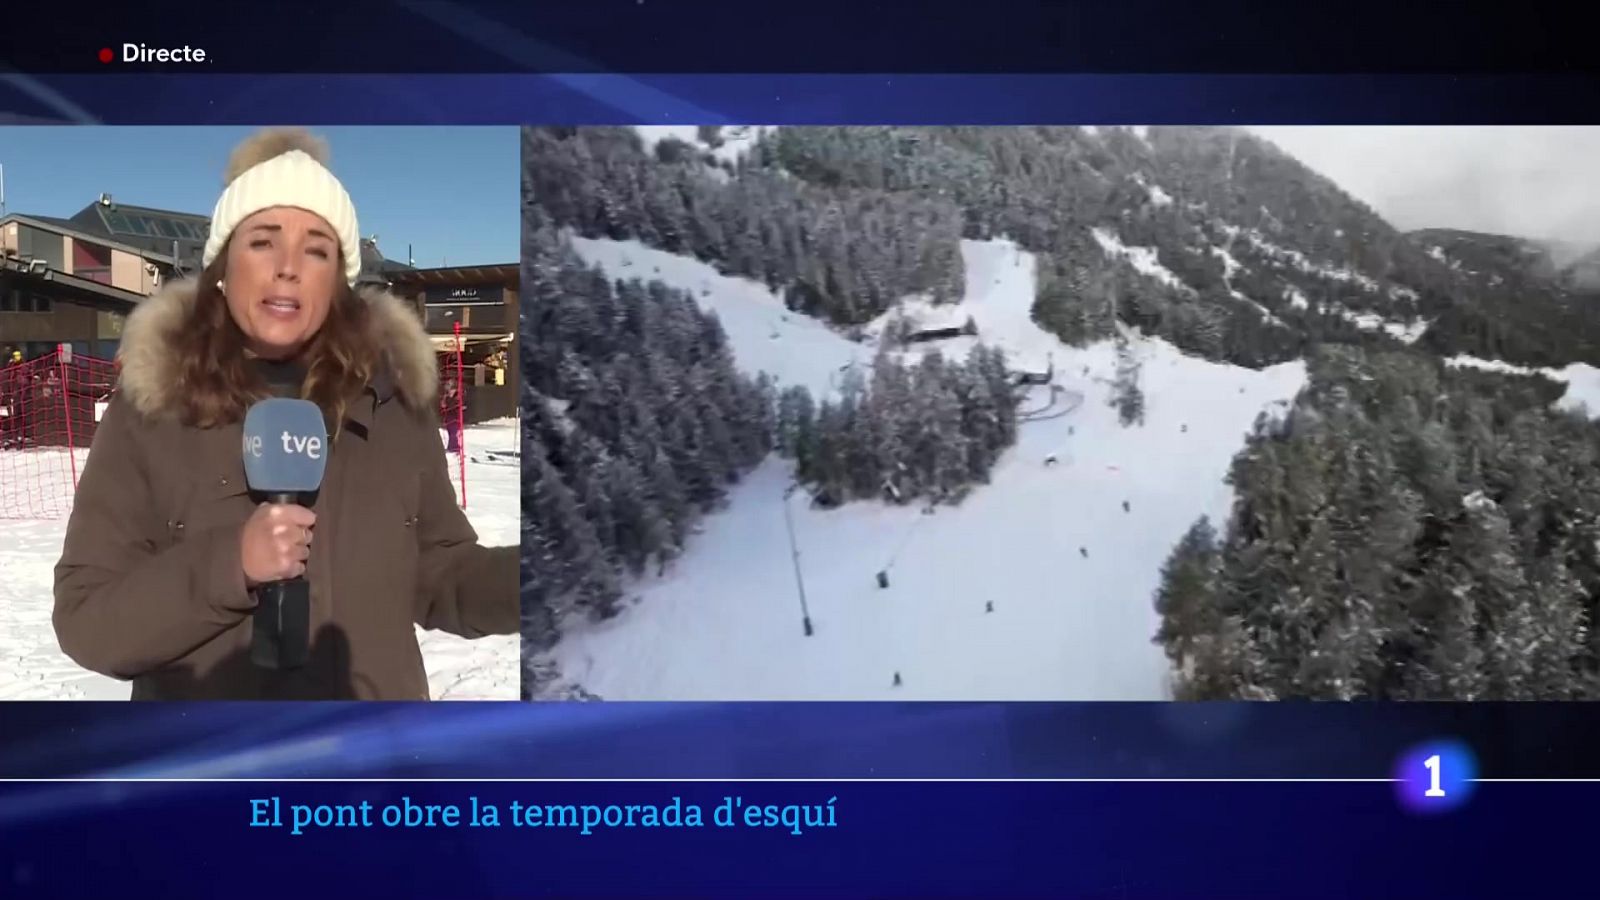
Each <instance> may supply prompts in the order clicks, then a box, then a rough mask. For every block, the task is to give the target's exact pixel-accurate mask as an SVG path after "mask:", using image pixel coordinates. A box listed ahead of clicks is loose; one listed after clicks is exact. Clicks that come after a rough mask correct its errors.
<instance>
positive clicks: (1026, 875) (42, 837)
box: [0, 48, 1600, 898]
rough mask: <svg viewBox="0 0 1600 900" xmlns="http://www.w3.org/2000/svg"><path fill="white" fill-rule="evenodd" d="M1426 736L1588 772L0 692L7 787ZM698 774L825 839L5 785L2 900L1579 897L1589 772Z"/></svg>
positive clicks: (673, 774) (1466, 91)
mask: <svg viewBox="0 0 1600 900" xmlns="http://www.w3.org/2000/svg"><path fill="white" fill-rule="evenodd" d="M512 49H513V51H514V48H512ZM1597 87H1600V79H1596V78H1594V77H1593V76H1590V75H1567V76H1543V77H1525V78H1513V77H1491V76H1472V77H1461V78H1455V77H1448V76H1382V75H1377V76H1252V75H1236V76H1228V75H1193V76H1185V75H1174V76H1138V75H1104V76H1073V75H1061V76H988V77H975V78H967V77H957V76H936V75H935V76H858V77H849V76H743V77H741V76H693V75H674V76H650V77H627V76H604V75H584V76H537V75H493V76H489V75H485V76H435V77H427V76H394V77H376V76H353V77H345V78H328V77H319V76H272V77H265V76H226V75H207V76H196V75H184V76H169V75H126V74H124V75H117V76H108V75H81V76H71V75H57V76H49V77H31V76H23V75H12V74H0V122H4V121H13V122H37V121H51V122H71V123H82V124H92V123H141V124H162V123H174V124H177V123H182V124H208V123H215V124H232V125H238V124H258V123H269V122H272V123H276V122H296V123H306V124H313V125H316V124H333V123H337V124H375V123H394V124H447V123H460V124H491V123H500V124H517V123H522V122H535V123H601V122H608V123H622V122H645V123H709V124H717V123H749V122H755V123H763V124H764V123H777V124H787V123H807V122H811V123H815V122H838V123H852V122H853V123H885V122H922V123H990V124H1001V123H1022V122H1092V123H1105V124H1109V123H1118V122H1124V123H1142V124H1159V123H1225V122H1241V123H1251V124H1273V123H1353V122H1370V123H1406V124H1426V123H1483V124H1488V123H1538V124H1556V123H1582V122H1594V121H1597V117H1596V111H1597V107H1600V90H1596V88H1597ZM115 139H116V138H115V134H114V133H109V132H108V133H107V134H106V140H109V141H114V140H115ZM3 155H4V132H0V161H3ZM506 189H507V190H508V191H514V190H517V186H516V185H514V184H507V186H506ZM1591 710H1593V711H1591ZM1444 738H1451V739H1458V740H1461V741H1463V742H1464V743H1465V744H1466V745H1467V746H1468V747H1469V748H1470V749H1471V750H1472V752H1473V753H1474V754H1475V755H1476V756H1477V759H1478V761H1479V767H1480V772H1481V774H1482V775H1483V776H1484V777H1494V778H1506V777H1580V776H1591V777H1592V776H1597V775H1600V754H1597V753H1595V752H1594V751H1593V748H1594V747H1596V746H1600V709H1596V708H1594V707H1589V706H1580V705H1548V706H1546V705H1535V704H1528V705H1519V706H1500V705H1492V704H1491V705H1479V706H1471V707H1468V706H1460V705H1450V704H1416V705H1408V706H1378V705H1370V704H1349V705H1312V704H1278V705H1255V706H1247V705H1233V704H1217V705H1195V706H1176V705H1161V704H1077V705H1058V704H908V705H901V704H856V705H837V704H772V705H743V704H725V705H719V704H596V705H587V704H574V705H522V704H461V705H455V704H434V705H392V704H376V703H375V704H365V705H344V704H319V705H304V706H295V705H280V704H255V705H237V704H215V705H203V706H191V705H183V704H174V705H160V706H156V705H150V706H133V705H126V704H121V705H100V704H7V705H0V778H12V779H15V778H65V777H83V776H92V777H110V778H154V777H161V778H304V777H326V778H370V779H393V778H402V777H456V778H510V777H524V778H530V777H534V778H731V779H746V778H802V777H804V778H891V777H893V778H1016V777H1030V778H1037V777H1068V776H1070V777H1099V778H1108V777H1123V778H1126V777H1136V778H1176V777H1280V778H1282V777H1299V778H1373V779H1387V778H1390V777H1391V775H1392V773H1393V772H1394V770H1395V766H1396V765H1397V761H1398V760H1400V759H1402V758H1403V757H1404V756H1405V754H1406V753H1407V752H1408V751H1409V750H1411V749H1412V748H1415V747H1417V746H1418V745H1421V744H1424V743H1426V742H1430V741H1435V740H1439V739H1444ZM1419 777H1423V776H1422V773H1419ZM727 790H737V792H739V793H741V794H743V795H745V796H760V797H762V798H764V799H767V802H782V801H783V800H784V799H785V798H790V797H792V798H794V799H795V800H796V801H799V802H813V803H814V802H819V800H821V799H826V797H828V796H838V797H839V802H838V806H839V810H840V812H839V818H840V826H839V827H838V828H837V829H834V830H831V831H823V832H819V833H816V834H812V835H808V836H804V837H800V838H794V837H791V836H789V835H787V834H784V833H782V832H778V833H773V832H767V831H745V830H742V829H740V830H732V831H728V832H722V831H719V830H711V829H708V830H704V831H686V832H673V831H666V830H662V831H659V832H643V831H633V832H624V831H618V832H608V833H601V834H597V835H594V836H590V837H586V838H580V837H577V836H575V835H573V834H572V833H571V832H558V831H545V830H539V831H511V830H501V831H497V832H487V833H472V832H470V831H467V830H461V831H456V832H440V833H431V834H430V833H408V832H403V831H383V830H379V831H357V832H344V833H338V832H331V833H323V834H319V835H314V836H309V837H300V838H291V837H289V836H288V835H287V834H285V833H275V832H262V831H260V830H252V829H250V828H248V827H247V823H248V816H249V805H248V802H247V801H248V800H249V799H250V798H251V797H259V796H266V795H270V794H281V795H283V796H285V798H286V799H288V798H294V800H302V801H313V802H315V801H320V802H334V801H337V800H338V799H340V797H341V796H357V795H359V796H360V797H365V798H368V799H372V800H374V801H375V802H377V801H380V800H383V799H389V798H396V797H398V796H400V795H401V794H409V795H411V796H413V797H416V798H419V799H420V798H423V797H430V798H437V799H438V800H439V801H443V802H448V801H450V800H458V799H459V798H462V797H464V796H466V795H467V794H468V793H472V792H476V793H477V794H478V795H479V796H480V797H483V798H485V799H491V800H492V801H493V802H499V803H505V802H506V801H507V800H509V799H512V798H514V797H522V798H527V797H556V796H572V797H575V798H576V797H582V798H585V799H589V800H592V801H596V802H606V801H611V802H639V801H640V800H642V799H646V798H648V797H652V796H656V797H659V796H663V795H665V796H671V794H673V793H678V794H680V795H682V796H684V797H685V798H686V799H689V798H691V797H701V798H709V799H707V800H706V801H705V802H708V803H709V802H714V801H715V799H716V798H717V797H720V796H721V794H722V793H723V792H724V789H723V788H721V786H719V785H682V786H669V785H660V784H656V785H633V784H574V785H546V784H516V785H504V784H501V785H493V784H478V785H461V784H455V785H423V784H395V783H388V784H365V785H357V786H354V787H350V786H345V785H338V784H324V785H311V784H298V785H287V784H286V785H279V786H269V785H233V784H220V783H213V784H168V783H161V784H152V783H144V784H131V783H118V784H108V783H5V784H0V897H5V898H31V897H47V896H50V897H54V896H65V897H83V896H98V895H102V894H106V893H112V892H114V893H116V894H117V895H119V896H120V895H124V894H128V893H130V892H132V891H133V890H134V888H133V887H132V885H135V884H140V883H142V884H143V885H145V887H144V888H143V889H142V890H140V891H138V893H149V894H155V895H160V896H164V897H171V898H180V897H191V896H194V897H204V896H218V895H221V896H228V897H235V898H242V897H255V896H274V897H290V896H306V895H313V896H314V895H318V894H321V893H325V892H327V890H328V888H327V886H328V885H330V884H337V885H338V886H339V887H338V888H337V889H338V890H340V891H348V890H350V889H352V888H356V889H358V890H360V891H361V894H362V895H363V896H366V895H371V896H381V897H405V896H433V897H439V896H549V895H560V896H616V895H619V894H623V893H628V894H640V895H655V896H668V895H671V896H683V895H686V894H688V895H693V896H702V897H706V896H740V897H747V896H753V895H757V894H759V895H763V896H772V895H778V896H795V897H816V896H822V895H827V896H890V895H902V894H904V895H917V896H943V897H954V896H983V897H997V896H1061V895H1063V894H1067V895H1070V896H1077V897H1157V896H1161V897H1215V896H1231V897H1253V896H1261V897H1288V896H1295V897H1323V896H1327V897H1350V896H1374V895H1389V896H1401V895H1403V896H1407V897H1429V896H1448V897H1459V896H1465V895H1469V894H1478V893H1498V894H1499V895H1501V896H1512V895H1523V894H1526V893H1527V892H1528V889H1529V886H1530V885H1537V886H1538V889H1539V891H1540V892H1541V893H1545V894H1551V893H1555V892H1557V891H1560V890H1563V889H1567V890H1570V891H1571V892H1573V893H1586V892H1587V890H1588V889H1589V882H1590V881H1591V880H1592V879H1591V878H1590V877H1589V876H1586V875H1582V874H1580V870H1579V868H1578V867H1576V866H1572V865H1571V864H1570V861H1571V860H1573V859H1582V858H1584V857H1583V855H1582V854H1584V853H1586V852H1588V851H1589V847H1588V844H1589V843H1590V841H1589V840H1588V838H1587V831H1586V830H1585V829H1582V828H1580V827H1574V825H1573V824H1572V819H1573V811H1574V810H1581V809H1585V808H1586V807H1587V805H1588V804H1589V803H1590V802H1592V799H1593V797H1592V796H1591V795H1594V794H1595V793H1596V792H1595V788H1594V787H1593V786H1591V785H1504V784H1482V785H1479V786H1478V789H1477V791H1476V793H1475V794H1474V795H1473V796H1472V797H1471V798H1470V800H1469V802H1467V803H1466V804H1465V805H1464V806H1462V807H1460V808H1459V809H1455V810H1452V811H1449V812H1447V813H1445V814H1441V815H1431V816H1417V815H1414V814H1412V813H1411V812H1410V811H1408V810H1407V808H1406V807H1405V806H1403V805H1402V804H1401V802H1400V800H1399V797H1398V795H1397V786H1396V785H1395V784H1392V783H1383V782H1374V783H1363V784H1319V785H1307V784H1300V785H1293V784H1266V785H1263V784H1002V783H991V784H973V783H945V784H928V783H923V784H908V783H907V784H885V783H847V784H800V785H793V784H764V785H754V786H741V787H739V788H737V789H734V788H728V789H727ZM290 802H293V800H291V801H290ZM91 859H93V860H97V862H95V863H93V864H91V862H90V860H91ZM136 879H137V880H136ZM1564 879H1565V880H1566V882H1567V883H1564V882H1563V880H1564ZM1580 885H1581V887H1582V889H1583V890H1582V891H1579V890H1576V889H1578V888H1579V887H1580Z"/></svg>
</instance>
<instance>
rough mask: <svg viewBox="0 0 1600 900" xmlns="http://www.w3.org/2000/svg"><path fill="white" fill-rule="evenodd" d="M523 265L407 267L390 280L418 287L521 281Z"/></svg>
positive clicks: (515, 282) (513, 283)
mask: <svg viewBox="0 0 1600 900" xmlns="http://www.w3.org/2000/svg"><path fill="white" fill-rule="evenodd" d="M521 278H522V267H521V266H520V265H519V264H517V263H502V264H497V265H487V266H446V267H443V268H437V269H407V270H405V271H400V272H394V273H393V274H391V275H390V276H389V280H390V281H391V282H393V283H395V284H400V285H409V286H416V287H428V286H433V285H449V284H508V285H516V284H518V283H519V282H520V281H521Z"/></svg>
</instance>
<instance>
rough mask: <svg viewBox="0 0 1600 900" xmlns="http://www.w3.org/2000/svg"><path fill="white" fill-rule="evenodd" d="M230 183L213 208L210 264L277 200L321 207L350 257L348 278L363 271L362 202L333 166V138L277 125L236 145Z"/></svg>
mask: <svg viewBox="0 0 1600 900" xmlns="http://www.w3.org/2000/svg"><path fill="white" fill-rule="evenodd" d="M225 181H226V184H227V187H226V188H224V189H223V191H222V196H221V197H220V198H219V199H218V200H217V208H216V210H215V211H213V212H212V214H211V236H210V237H209V238H207V239H206V249H205V255H204V256H203V258H202V262H203V264H204V265H207V266H209V265H211V263H212V262H214V261H215V260H216V258H217V257H218V256H220V255H222V250H223V248H224V247H226V246H227V245H228V238H229V236H231V235H232V234H233V230H234V229H235V228H237V227H239V223H240V222H243V221H244V220H245V219H247V218H249V217H250V216H252V215H254V214H256V213H258V212H260V211H261V210H263V209H270V208H272V207H274V206H293V207H296V208H299V209H303V210H305V211H307V212H312V213H316V214H317V215H319V216H321V217H322V218H323V219H324V220H326V221H327V223H328V224H329V225H331V226H332V227H333V233H334V235H335V236H336V237H338V238H339V252H340V254H341V255H343V257H344V274H345V281H347V282H348V283H349V284H350V285H351V286H354V285H355V283H356V278H357V277H358V276H359V275H360V274H361V231H360V229H359V227H358V226H357V223H356V207H355V204H353V203H351V202H350V195H349V194H348V193H346V192H345V189H344V185H342V184H340V183H339V179H337V178H335V177H334V176H333V172H331V171H329V169H328V147H327V144H326V143H324V142H323V141H321V140H319V139H318V138H316V137H313V136H312V135H311V134H310V133H309V132H306V131H304V130H303V129H298V128H271V129H267V130H266V131H262V132H260V133H258V134H256V135H253V136H252V137H250V138H247V139H246V140H245V141H244V142H243V143H241V144H240V145H239V146H238V147H236V148H235V149H234V151H233V155H232V156H231V157H229V159H228V170H227V173H226V175H225Z"/></svg>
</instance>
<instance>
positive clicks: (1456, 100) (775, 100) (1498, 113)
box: [0, 69, 1600, 125]
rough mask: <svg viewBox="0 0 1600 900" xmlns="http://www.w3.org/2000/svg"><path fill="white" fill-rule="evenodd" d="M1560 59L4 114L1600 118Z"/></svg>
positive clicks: (57, 107)
mask: <svg viewBox="0 0 1600 900" xmlns="http://www.w3.org/2000/svg"><path fill="white" fill-rule="evenodd" d="M1597 98H1600V73H1597V74H1582V73H1578V74H1565V75H1528V76H1510V75H1506V76H1493V75H1461V76H1456V75H1227V74H1210V75H1208V74H1194V75H1159V74H1157V75H893V74H885V75H651V76H629V75H604V74H580V75H518V74H509V75H348V76H336V77H330V76H326V75H211V74H184V75H167V74H113V75H49V76H26V75H8V74H5V72H4V70H3V69H0V123H3V122H4V121H6V118H7V117H8V116H9V117H10V118H11V120H12V121H23V122H43V121H52V122H62V123H80V124H119V125H128V124H149V125H163V124H172V125H177V124H183V125H207V124H218V125H223V124H226V125H251V124H267V123H282V122H295V123H300V124H308V125H327V124H339V125H380V124H383V125H407V124H416V125H432V124H461V125H492V124H507V125H512V124H525V123H533V124H606V123H642V124H695V125H699V124H711V125H715V124H763V125H766V124H886V123H903V124H907V123H921V124H979V125H1001V124H1038V123H1080V124H1104V125H1109V124H1119V123H1121V124H1146V125H1148V124H1225V123H1235V124H1249V125H1268V124H1353V123H1367V124H1406V125H1428V124H1528V125H1558V124H1585V123H1594V122H1600V116H1597V112H1600V101H1597Z"/></svg>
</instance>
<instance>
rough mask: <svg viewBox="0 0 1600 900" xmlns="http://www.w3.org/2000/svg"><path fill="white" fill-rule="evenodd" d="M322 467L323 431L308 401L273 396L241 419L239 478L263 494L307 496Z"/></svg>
mask: <svg viewBox="0 0 1600 900" xmlns="http://www.w3.org/2000/svg"><path fill="white" fill-rule="evenodd" d="M327 466H328V426H327V424H326V423H325V422H324V421H323V418H322V410H321V409H320V408H318V406H317V405H316V404H315V403H312V402H311V401H309V400H292V399H287V398H282V397H273V398H271V399H267V400H261V401H259V402H257V403H255V404H254V405H252V406H251V407H250V409H249V411H248V412H246V413H245V417H244V477H245V481H246V482H247V483H248V484H249V485H250V489H251V490H254V491H260V492H262V493H267V494H291V493H310V492H312V491H315V490H317V489H319V488H320V487H322V475H323V472H324V471H325V470H326V469H327Z"/></svg>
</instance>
